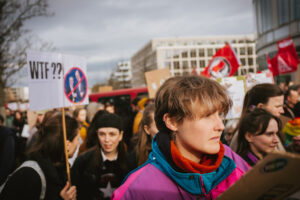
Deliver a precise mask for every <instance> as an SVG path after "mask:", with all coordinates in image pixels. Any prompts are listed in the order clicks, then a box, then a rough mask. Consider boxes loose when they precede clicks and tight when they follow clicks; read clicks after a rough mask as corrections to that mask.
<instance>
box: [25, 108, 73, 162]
mask: <svg viewBox="0 0 300 200" xmlns="http://www.w3.org/2000/svg"><path fill="white" fill-rule="evenodd" d="M49 113H50V112H49ZM65 121H66V130H67V140H69V141H72V140H73V139H74V138H75V137H76V136H77V134H78V133H79V132H78V131H79V129H78V128H79V124H78V122H77V121H76V120H75V119H74V118H72V117H70V116H68V115H66V116H65ZM35 153H40V154H42V156H43V157H44V158H47V159H49V160H50V161H51V162H52V163H63V162H64V161H65V156H64V140H63V127H62V115H61V114H60V113H50V114H49V117H48V116H47V118H44V120H43V122H42V124H41V127H40V129H39V130H38V132H37V139H36V141H35V142H34V143H33V145H32V146H31V147H30V148H29V149H28V151H27V155H28V156H29V157H30V155H32V154H35Z"/></svg>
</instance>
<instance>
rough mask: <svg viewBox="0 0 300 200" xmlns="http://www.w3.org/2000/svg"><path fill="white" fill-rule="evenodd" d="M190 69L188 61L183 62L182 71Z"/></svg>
mask: <svg viewBox="0 0 300 200" xmlns="http://www.w3.org/2000/svg"><path fill="white" fill-rule="evenodd" d="M188 68H189V64H188V61H186V60H185V61H183V62H182V69H188Z"/></svg>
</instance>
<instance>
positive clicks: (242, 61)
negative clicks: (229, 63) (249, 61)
mask: <svg viewBox="0 0 300 200" xmlns="http://www.w3.org/2000/svg"><path fill="white" fill-rule="evenodd" d="M241 63H242V66H245V65H246V60H245V58H241Z"/></svg>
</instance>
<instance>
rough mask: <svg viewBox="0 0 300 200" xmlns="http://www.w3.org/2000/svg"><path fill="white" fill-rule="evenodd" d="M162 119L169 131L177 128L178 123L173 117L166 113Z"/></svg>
mask: <svg viewBox="0 0 300 200" xmlns="http://www.w3.org/2000/svg"><path fill="white" fill-rule="evenodd" d="M163 120H164V122H165V124H166V127H167V128H168V129H170V130H171V131H177V130H178V124H177V122H175V120H174V118H172V117H170V116H169V114H168V113H166V114H164V116H163Z"/></svg>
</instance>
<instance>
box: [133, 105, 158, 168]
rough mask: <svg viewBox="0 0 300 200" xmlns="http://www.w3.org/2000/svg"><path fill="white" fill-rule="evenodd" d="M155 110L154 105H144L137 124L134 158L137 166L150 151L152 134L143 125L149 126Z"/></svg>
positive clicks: (152, 120) (144, 160)
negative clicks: (140, 118)
mask: <svg viewBox="0 0 300 200" xmlns="http://www.w3.org/2000/svg"><path fill="white" fill-rule="evenodd" d="M154 112H155V105H154V104H153V103H152V104H149V105H147V106H146V108H145V110H144V113H143V117H142V120H141V122H140V124H139V129H138V133H137V144H136V146H135V152H136V158H137V163H138V166H139V165H141V164H143V163H144V162H146V160H147V158H148V156H149V152H150V151H151V149H152V148H151V141H152V136H151V135H149V134H147V133H146V131H145V129H144V126H145V125H146V126H148V127H150V125H151V124H152V123H155V122H154V119H153V115H154Z"/></svg>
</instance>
